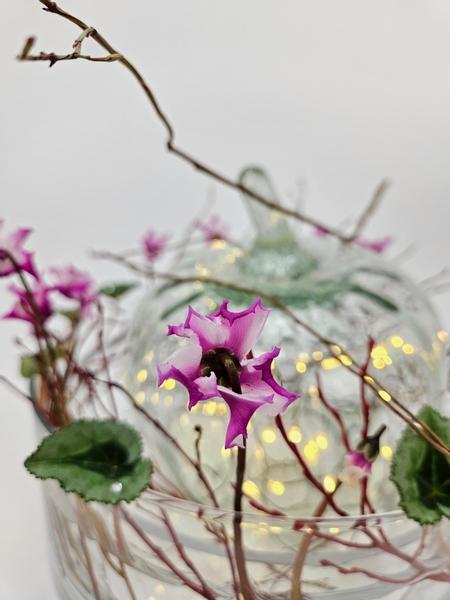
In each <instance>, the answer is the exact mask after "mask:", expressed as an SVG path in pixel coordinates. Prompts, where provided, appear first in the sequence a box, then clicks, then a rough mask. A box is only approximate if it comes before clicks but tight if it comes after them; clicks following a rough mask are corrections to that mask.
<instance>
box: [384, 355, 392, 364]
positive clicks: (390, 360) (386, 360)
mask: <svg viewBox="0 0 450 600" xmlns="http://www.w3.org/2000/svg"><path fill="white" fill-rule="evenodd" d="M383 360H384V362H385V363H386V364H387V365H392V358H391V357H390V356H388V355H387V354H386V356H383Z"/></svg>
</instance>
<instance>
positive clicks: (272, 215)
mask: <svg viewBox="0 0 450 600" xmlns="http://www.w3.org/2000/svg"><path fill="white" fill-rule="evenodd" d="M279 220H280V213H279V212H278V211H276V210H273V211H272V212H271V213H270V221H271V223H273V224H274V225H276V224H277V223H278V221H279Z"/></svg>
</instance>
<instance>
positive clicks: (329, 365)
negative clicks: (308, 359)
mask: <svg viewBox="0 0 450 600" xmlns="http://www.w3.org/2000/svg"><path fill="white" fill-rule="evenodd" d="M320 364H321V365H322V367H323V368H324V369H326V370H327V371H329V370H330V369H336V367H340V366H341V363H340V361H339V359H338V358H334V356H331V357H330V358H324V359H323V360H322V362H321V363H320Z"/></svg>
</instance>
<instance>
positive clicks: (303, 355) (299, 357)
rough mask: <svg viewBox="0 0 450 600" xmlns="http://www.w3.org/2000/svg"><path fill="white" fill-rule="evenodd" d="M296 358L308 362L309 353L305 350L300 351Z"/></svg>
mask: <svg viewBox="0 0 450 600" xmlns="http://www.w3.org/2000/svg"><path fill="white" fill-rule="evenodd" d="M298 360H301V361H302V362H304V363H306V362H308V360H309V354H307V353H306V352H300V354H299V355H298Z"/></svg>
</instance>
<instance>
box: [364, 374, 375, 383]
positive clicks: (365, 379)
mask: <svg viewBox="0 0 450 600" xmlns="http://www.w3.org/2000/svg"><path fill="white" fill-rule="evenodd" d="M364 381H367V383H375V381H374V379H373V378H372V377H371V376H370V375H364Z"/></svg>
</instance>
